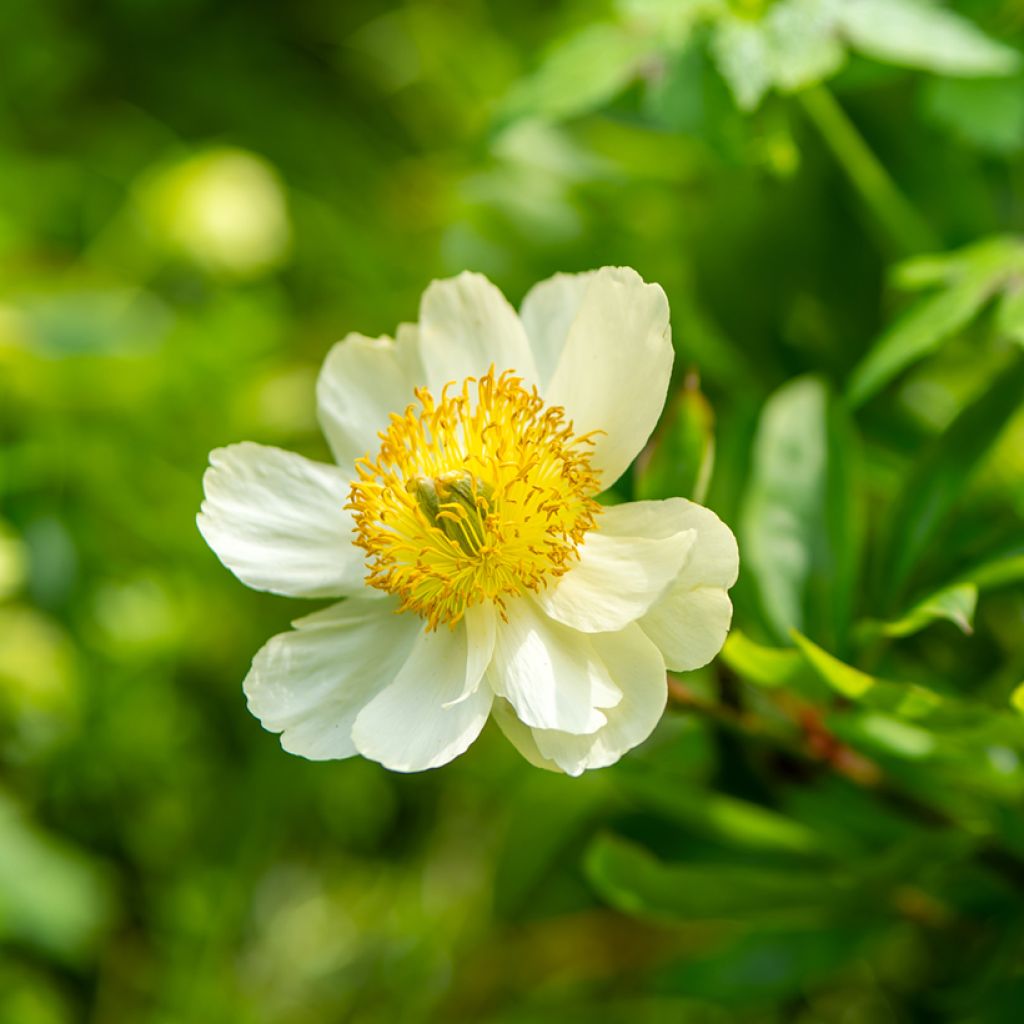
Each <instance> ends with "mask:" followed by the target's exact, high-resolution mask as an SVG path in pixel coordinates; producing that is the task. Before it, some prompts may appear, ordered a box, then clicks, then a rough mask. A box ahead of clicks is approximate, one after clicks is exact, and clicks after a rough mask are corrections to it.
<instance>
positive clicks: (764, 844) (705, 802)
mask: <svg viewBox="0 0 1024 1024" xmlns="http://www.w3.org/2000/svg"><path fill="white" fill-rule="evenodd" d="M794 654H795V652H794ZM797 657H799V655H797ZM619 785H620V786H621V787H622V789H623V791H624V792H625V794H626V795H627V797H628V798H629V800H630V803H631V805H635V806H641V807H644V808H647V809H650V810H651V811H654V812H656V813H658V814H660V815H663V816H664V817H666V818H669V819H670V820H672V821H675V822H679V823H682V824H684V825H686V826H687V827H688V828H692V829H693V830H695V831H697V832H700V833H702V834H705V835H709V836H713V837H714V838H716V839H718V840H720V841H722V842H725V843H728V844H729V845H733V846H737V847H740V848H745V849H754V850H765V851H774V852H777V853H788V854H807V855H814V854H819V853H821V843H820V840H819V838H818V836H817V835H816V834H815V832H814V831H813V830H812V829H810V828H808V827H806V826H805V825H801V824H799V823H797V822H794V821H792V820H791V819H789V818H787V817H785V816H784V815H782V814H779V813H777V812H776V811H772V810H769V809H768V808H765V807H759V806H758V805H757V804H754V803H750V802H749V801H746V800H738V799H736V798H735V797H731V796H726V795H723V794H720V793H708V792H707V791H706V790H703V789H697V788H684V787H681V786H679V785H677V784H675V783H674V782H673V781H671V780H668V779H662V778H659V777H657V776H655V775H653V774H650V773H645V774H641V773H639V772H636V771H631V772H623V773H621V776H620V778H619Z"/></svg>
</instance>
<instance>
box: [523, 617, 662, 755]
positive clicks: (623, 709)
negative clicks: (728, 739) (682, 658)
mask: <svg viewBox="0 0 1024 1024" xmlns="http://www.w3.org/2000/svg"><path fill="white" fill-rule="evenodd" d="M593 640H594V649H595V651H596V652H597V655H598V657H599V658H600V659H601V661H602V662H603V664H604V666H605V668H606V670H607V671H608V674H609V675H610V676H611V678H612V679H614V680H615V682H616V683H617V684H618V686H619V688H620V689H621V690H622V702H621V703H620V704H619V705H617V706H616V707H614V708H612V709H611V710H610V711H608V712H607V714H608V724H607V725H606V726H604V728H602V729H599V730H598V731H597V732H596V733H594V734H593V735H591V736H570V735H569V734H568V733H564V732H553V731H550V730H547V729H534V730H533V739H534V742H535V743H536V745H537V752H538V754H539V755H540V756H541V757H542V758H544V759H545V760H548V761H553V762H554V763H555V764H557V765H558V767H559V768H561V769H562V771H564V772H566V773H568V774H569V775H580V774H581V773H582V772H584V771H586V770H587V769H588V768H604V767H606V766H607V765H610V764H614V763H615V762H616V761H618V759H619V758H620V757H622V755H623V754H624V753H626V751H627V750H632V749H633V747H635V746H637V745H638V744H639V743H642V742H643V741H644V740H645V739H647V737H648V736H650V734H651V733H652V732H653V731H654V727H655V726H656V725H657V724H658V722H659V721H660V720H661V716H662V714H663V712H664V710H665V702H666V700H667V697H668V685H667V682H666V679H665V662H664V660H663V659H662V657H661V654H660V653H659V651H658V648H657V647H655V645H654V644H653V643H651V641H650V640H648V639H647V637H646V636H645V635H644V632H643V630H642V629H640V627H639V626H636V625H632V626H627V627H626V628H625V629H624V630H622V631H621V632H618V633H601V634H599V635H597V636H595V637H594V638H593Z"/></svg>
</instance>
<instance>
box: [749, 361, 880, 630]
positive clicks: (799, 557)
mask: <svg viewBox="0 0 1024 1024" xmlns="http://www.w3.org/2000/svg"><path fill="white" fill-rule="evenodd" d="M830 406H831V402H830V398H829V395H828V393H827V390H826V387H825V385H824V383H823V382H822V381H821V380H819V379H817V378H812V377H802V378H798V379H797V380H794V381H790V382H789V383H788V384H786V385H784V386H783V387H782V388H780V389H779V390H778V391H777V392H775V394H773V395H772V396H771V397H770V398H769V399H768V401H767V402H766V403H765V406H764V409H763V411H762V413H761V418H760V420H759V422H758V427H757V434H756V437H755V440H754V451H753V465H752V467H751V474H750V479H749V481H748V484H747V491H746V496H745V501H744V505H743V511H742V515H741V518H740V537H741V542H742V543H741V552H742V554H743V558H744V563H745V566H746V568H747V570H748V571H749V572H750V573H751V575H752V576H753V578H754V580H755V582H756V584H757V587H758V591H759V593H760V598H761V603H762V607H763V609H764V613H765V616H766V619H767V621H768V623H769V624H770V626H771V628H772V629H773V631H774V632H775V634H776V635H777V636H778V637H779V638H780V639H785V638H787V636H788V630H789V629H790V628H792V627H794V626H795V627H797V628H804V625H805V622H806V621H808V615H810V618H811V621H812V622H813V623H814V625H815V628H816V630H818V629H822V630H825V631H826V632H827V633H828V635H829V636H830V638H832V639H833V640H834V641H835V642H839V643H841V642H842V637H843V636H844V634H845V629H846V625H847V623H848V621H849V616H850V611H851V602H852V590H853V587H854V583H855V579H856V576H857V572H858V568H859V559H860V530H861V525H860V521H859V511H858V509H859V501H860V499H859V497H858V494H857V491H856V468H855V463H856V456H855V440H854V437H853V435H852V431H851V428H850V426H849V424H848V423H847V421H846V420H845V418H844V417H843V416H842V414H841V412H840V411H839V410H837V409H835V408H832V407H830ZM808 605H810V610H808Z"/></svg>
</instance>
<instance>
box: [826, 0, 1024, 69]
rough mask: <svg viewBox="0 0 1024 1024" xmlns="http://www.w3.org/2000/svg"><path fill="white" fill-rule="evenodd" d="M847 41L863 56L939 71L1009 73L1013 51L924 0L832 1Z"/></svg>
mask: <svg viewBox="0 0 1024 1024" xmlns="http://www.w3.org/2000/svg"><path fill="white" fill-rule="evenodd" d="M836 18H837V21H838V25H839V27H840V29H841V30H842V32H843V34H844V35H845V36H846V38H847V39H848V40H849V41H850V44H851V45H852V46H854V47H855V48H856V49H858V50H859V51H860V52H861V53H863V54H865V55H867V56H868V57H874V58H875V59H876V60H880V61H884V62H886V63H890V64H900V65H903V66H904V67H914V68H922V69H924V70H926V71H934V72H936V73H938V74H942V75H962V76H964V77H984V76H986V75H1007V74H1012V73H1013V72H1014V71H1015V70H1016V69H1017V67H1018V66H1019V64H1020V57H1019V55H1018V54H1017V52H1016V51H1015V50H1013V49H1011V48H1010V47H1009V46H1005V45H1004V44H1002V43H999V42H996V41H995V40H994V39H991V38H990V37H989V36H987V35H985V34H984V33H983V32H982V31H981V30H980V29H979V28H977V27H976V26H975V25H973V24H972V23H971V22H969V21H967V20H966V19H965V18H962V17H960V15H958V14H956V13H954V12H953V11H951V10H948V9H945V8H943V7H939V6H937V5H935V4H932V3H928V2H925V0H855V2H846V3H839V4H837V5H836Z"/></svg>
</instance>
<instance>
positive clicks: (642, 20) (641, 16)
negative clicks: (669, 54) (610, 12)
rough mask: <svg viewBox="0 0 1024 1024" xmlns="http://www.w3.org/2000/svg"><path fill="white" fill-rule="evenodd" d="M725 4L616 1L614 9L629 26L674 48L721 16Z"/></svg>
mask: <svg viewBox="0 0 1024 1024" xmlns="http://www.w3.org/2000/svg"><path fill="white" fill-rule="evenodd" d="M725 4H726V0H618V2H617V3H616V5H615V7H616V10H617V11H618V13H619V16H620V17H621V18H622V20H623V21H625V22H626V23H628V24H629V25H631V26H635V27H636V28H638V29H640V30H641V31H644V32H649V33H651V34H652V35H656V36H657V37H658V39H659V41H660V42H663V43H665V44H666V45H667V46H671V47H677V46H680V45H682V44H683V43H685V42H686V41H687V40H688V39H689V38H690V35H691V33H692V32H693V30H694V28H696V26H697V25H698V24H700V22H702V21H704V20H706V19H710V18H713V17H716V16H718V15H719V14H721V13H722V11H723V10H725Z"/></svg>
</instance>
